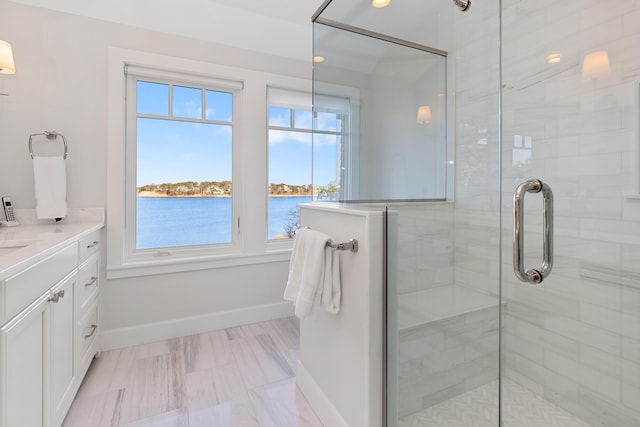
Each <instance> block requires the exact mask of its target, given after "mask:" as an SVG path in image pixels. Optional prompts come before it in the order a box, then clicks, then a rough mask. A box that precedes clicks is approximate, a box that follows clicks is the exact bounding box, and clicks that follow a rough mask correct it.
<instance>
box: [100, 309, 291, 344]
mask: <svg viewBox="0 0 640 427" xmlns="http://www.w3.org/2000/svg"><path fill="white" fill-rule="evenodd" d="M288 316H293V305H292V304H291V303H290V302H286V301H283V302H278V303H274V304H265V305H258V306H254V307H247V308H241V309H237V310H229V311H223V312H218V313H211V314H205V315H201V316H193V317H184V318H180V319H172V320H167V321H163V322H157V323H147V324H144V325H139V326H131V327H127V328H119V329H111V330H106V331H105V330H103V331H102V333H101V335H100V350H101V351H108V350H114V349H117V348H123V347H130V346H133V345H139V344H147V343H151V342H156V341H162V340H166V339H170V338H177V337H183V336H187V335H193V334H200V333H203V332H208V331H214V330H217V329H225V328H232V327H234V326H242V325H247V324H250V323H256V322H263V321H265V320H271V319H278V318H281V317H288Z"/></svg>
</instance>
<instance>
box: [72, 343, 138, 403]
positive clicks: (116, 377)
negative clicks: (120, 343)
mask: <svg viewBox="0 0 640 427" xmlns="http://www.w3.org/2000/svg"><path fill="white" fill-rule="evenodd" d="M134 352H135V348H134V347H127V348H123V349H118V350H112V351H105V352H103V353H101V354H100V357H96V358H95V359H94V360H93V361H92V362H91V365H90V366H89V370H88V371H87V375H86V376H85V377H84V380H83V382H82V385H81V387H80V391H79V392H78V394H79V395H81V396H85V397H86V396H91V395H96V394H101V393H106V392H109V391H113V390H119V389H123V388H125V387H126V385H127V382H128V380H129V378H130V376H131V368H132V367H133V365H134V363H135V360H136V358H135V354H134ZM106 372H109V373H110V374H109V375H105V373H106Z"/></svg>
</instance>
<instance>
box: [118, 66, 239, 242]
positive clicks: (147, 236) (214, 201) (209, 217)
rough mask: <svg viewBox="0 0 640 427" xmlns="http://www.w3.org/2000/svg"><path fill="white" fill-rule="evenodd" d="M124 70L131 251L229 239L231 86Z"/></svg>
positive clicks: (231, 139) (231, 155) (232, 92)
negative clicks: (131, 174)
mask: <svg viewBox="0 0 640 427" xmlns="http://www.w3.org/2000/svg"><path fill="white" fill-rule="evenodd" d="M152 74H153V73H149V72H145V70H140V71H136V69H135V68H134V69H128V70H127V75H128V77H127V92H128V99H129V102H128V107H129V108H128V110H127V135H128V137H129V138H128V147H129V149H130V150H132V151H135V192H136V194H135V199H134V200H135V203H134V204H135V208H134V209H131V211H132V212H131V215H133V213H134V212H135V222H133V223H135V232H133V233H132V238H133V239H134V240H135V244H134V245H133V247H134V248H135V250H136V251H144V250H154V251H158V250H163V249H166V248H173V249H175V248H187V247H199V246H206V245H229V244H231V243H232V242H233V239H232V236H233V229H234V227H233V223H234V222H233V217H234V214H233V197H232V195H233V191H232V188H233V185H232V183H233V179H232V176H233V171H232V169H233V133H234V132H233V129H234V126H235V125H234V114H233V104H234V96H235V95H234V94H235V93H236V92H237V89H234V88H233V85H229V84H226V85H224V84H223V85H220V84H216V82H211V83H208V84H206V82H205V84H203V83H201V82H189V81H188V80H184V81H180V80H177V79H175V78H174V79H168V78H166V77H165V78H162V77H156V78H154V77H153V76H152Z"/></svg>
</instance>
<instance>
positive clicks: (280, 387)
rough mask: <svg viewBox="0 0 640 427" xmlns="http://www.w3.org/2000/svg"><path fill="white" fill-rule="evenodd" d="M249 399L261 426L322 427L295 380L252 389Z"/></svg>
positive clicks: (291, 379)
mask: <svg viewBox="0 0 640 427" xmlns="http://www.w3.org/2000/svg"><path fill="white" fill-rule="evenodd" d="M249 397H250V398H251V403H252V404H253V410H254V412H255V414H256V416H257V417H258V419H259V420H260V421H261V426H265V427H289V426H290V427H322V424H321V423H320V420H318V417H317V416H316V414H315V413H314V412H313V410H312V409H311V406H309V403H308V402H307V401H306V399H305V398H304V396H303V395H302V393H301V392H300V390H299V389H298V387H297V386H296V380H295V378H290V379H286V380H284V381H281V382H279V383H275V384H267V385H264V386H262V387H259V388H256V389H253V390H251V391H250V392H249Z"/></svg>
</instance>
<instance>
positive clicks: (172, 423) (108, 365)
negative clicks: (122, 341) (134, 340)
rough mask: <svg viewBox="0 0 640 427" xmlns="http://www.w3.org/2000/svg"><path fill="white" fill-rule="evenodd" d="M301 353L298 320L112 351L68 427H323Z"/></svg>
mask: <svg viewBox="0 0 640 427" xmlns="http://www.w3.org/2000/svg"><path fill="white" fill-rule="evenodd" d="M298 355H299V325H298V322H297V320H296V319H295V318H286V319H277V320H272V321H267V322H262V323H256V324H253V325H247V326H241V327H237V328H229V329H225V330H219V331H213V332H208V333H204V334H199V335H192V336H188V337H183V338H176V339H172V340H168V341H162V342H157V343H152V344H145V345H139V346H135V347H128V348H123V349H119V350H113V351H107V352H104V353H102V354H101V355H100V357H99V358H96V359H95V360H94V361H93V363H92V365H91V367H90V368H89V371H88V373H87V376H86V377H85V379H84V382H83V383H82V386H81V387H80V390H79V392H78V394H77V396H76V399H75V400H74V402H73V405H72V406H71V409H70V410H69V413H68V415H67V418H66V420H65V422H64V424H63V427H102V426H110V427H115V426H127V427H134V426H135V427H151V426H153V427H204V426H206V427H217V426H220V427H253V426H273V427H286V426H296V427H303V426H310V427H316V426H318V427H321V426H322V424H321V423H320V421H319V420H318V418H317V417H316V415H315V413H314V412H313V410H312V409H311V407H310V406H309V404H308V403H307V401H306V400H305V398H304V396H303V395H302V394H301V393H300V391H299V390H298V388H297V387H296V383H295V366H296V363H297V360H298Z"/></svg>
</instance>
